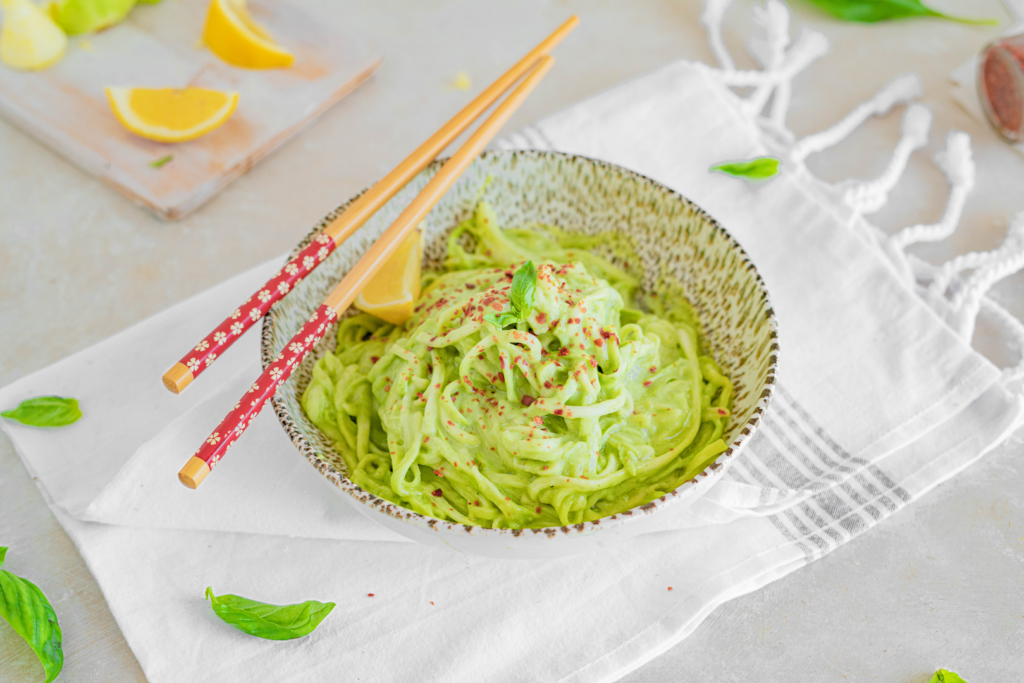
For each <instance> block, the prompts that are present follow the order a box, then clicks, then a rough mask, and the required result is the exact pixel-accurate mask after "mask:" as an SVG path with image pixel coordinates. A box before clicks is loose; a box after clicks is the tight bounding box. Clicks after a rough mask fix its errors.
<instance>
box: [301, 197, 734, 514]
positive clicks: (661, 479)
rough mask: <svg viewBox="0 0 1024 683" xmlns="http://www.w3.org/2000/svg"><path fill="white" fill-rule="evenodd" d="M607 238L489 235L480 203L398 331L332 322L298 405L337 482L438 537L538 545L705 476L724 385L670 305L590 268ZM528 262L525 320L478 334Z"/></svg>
mask: <svg viewBox="0 0 1024 683" xmlns="http://www.w3.org/2000/svg"><path fill="white" fill-rule="evenodd" d="M616 238H621V235H620V234H617V233H616V234H607V235H598V236H585V235H577V234H570V233H566V232H563V231H561V230H559V229H557V228H554V227H551V226H540V225H537V226H531V227H530V228H523V229H504V230H503V229H501V228H500V227H499V226H498V224H497V220H496V218H495V215H494V212H493V210H492V208H491V207H490V206H489V205H488V204H487V203H486V202H481V203H480V204H479V205H478V206H477V208H476V210H475V211H474V213H473V215H472V217H470V218H469V219H467V220H466V221H464V222H463V223H462V224H460V225H459V226H458V227H457V228H456V229H455V230H454V231H453V232H452V233H451V236H450V237H449V240H448V252H447V260H446V261H445V267H444V269H443V271H442V272H434V273H426V274H425V275H424V277H423V284H424V288H423V293H422V295H421V297H420V299H419V301H418V302H417V305H416V309H415V313H414V315H413V317H412V318H411V319H409V320H408V321H407V322H406V323H405V324H403V325H400V326H395V325H391V324H389V323H386V322H384V321H382V320H379V319H377V318H374V317H372V316H370V315H368V314H365V313H359V314H357V315H353V316H351V317H348V318H345V319H344V320H342V321H341V322H340V323H339V325H338V334H337V340H338V344H337V349H336V350H335V352H334V353H332V354H328V355H327V356H325V357H324V358H322V359H320V360H319V361H317V363H316V365H315V366H314V368H313V373H312V379H311V381H310V384H309V386H308V387H307V389H306V391H305V393H304V394H303V397H302V405H303V408H304V409H305V411H306V414H307V415H308V416H309V418H310V420H312V422H313V423H314V424H315V425H316V426H317V427H318V428H319V429H320V430H321V431H322V432H323V433H324V434H325V435H327V436H328V437H329V438H330V439H331V440H332V441H333V442H334V443H335V444H336V448H337V450H338V452H339V453H340V454H341V455H342V457H343V458H344V460H345V465H346V467H347V469H348V476H349V477H350V478H351V480H352V481H353V482H355V483H356V484H357V485H359V486H360V487H361V488H363V489H364V490H366V491H369V492H370V493H373V494H374V495H376V496H379V497H380V498H384V499H386V500H389V501H391V502H393V503H396V504H398V505H401V506H403V507H406V508H408V509H411V510H414V511H416V512H419V513H421V514H424V515H429V516H431V517H435V518H438V519H442V520H450V521H453V522H457V523H460V524H470V525H476V526H484V527H492V528H537V527H551V526H564V525H569V524H578V523H580V522H585V521H591V520H595V519H599V518H602V517H606V516H608V515H613V514H616V513H618V512H622V511H625V510H628V509H630V508H633V507H636V506H639V505H643V504H644V503H647V502H649V501H651V500H654V499H656V498H658V497H660V496H662V495H664V494H665V493H667V492H669V491H672V490H674V489H675V488H677V487H678V486H679V485H680V484H682V483H683V482H685V481H687V480H689V479H692V478H693V477H694V476H696V475H697V474H698V473H699V472H700V471H701V470H703V469H704V468H705V467H706V466H707V465H709V464H710V463H711V462H712V461H713V460H714V459H715V458H716V457H717V456H718V455H719V454H720V453H722V452H723V451H724V450H725V449H726V444H725V442H724V440H723V439H722V433H723V431H724V429H725V427H726V424H727V422H728V419H729V408H730V401H731V398H732V390H733V388H732V383H731V382H730V381H729V379H728V378H727V377H726V376H725V373H724V372H723V371H722V369H721V368H720V367H719V366H718V364H717V363H715V361H714V360H713V359H712V358H711V356H710V354H709V352H708V351H707V350H706V348H705V346H704V345H703V343H702V341H701V338H700V335H699V332H698V331H699V327H700V326H699V322H698V320H697V318H696V315H695V314H694V312H693V309H692V308H691V307H690V305H689V304H688V303H687V302H686V300H685V299H684V298H683V297H682V296H681V295H677V296H668V295H665V294H662V295H661V296H656V295H654V294H651V295H640V294H638V284H639V283H638V280H637V279H635V278H634V277H632V276H631V275H630V274H628V273H627V272H626V271H624V270H622V269H621V268H619V267H617V266H615V265H614V264H612V263H611V262H610V261H608V260H607V259H605V258H602V257H601V256H598V255H596V254H594V253H593V247H594V246H596V245H598V244H610V243H613V242H614V241H615V239H616ZM470 244H471V246H467V245H470ZM527 260H532V261H533V262H534V263H535V264H537V265H536V277H537V279H536V286H535V294H534V297H535V298H534V302H533V306H532V308H531V309H530V311H529V313H528V315H527V316H526V319H525V320H522V321H521V322H518V323H516V324H514V325H512V326H510V327H507V328H505V329H502V328H500V327H499V326H498V325H496V324H494V323H492V322H490V321H486V320H484V315H485V314H487V313H500V312H501V311H502V310H508V307H509V297H510V288H511V282H512V278H513V273H514V272H515V270H516V268H518V267H519V266H520V265H522V264H523V263H524V262H525V261H527Z"/></svg>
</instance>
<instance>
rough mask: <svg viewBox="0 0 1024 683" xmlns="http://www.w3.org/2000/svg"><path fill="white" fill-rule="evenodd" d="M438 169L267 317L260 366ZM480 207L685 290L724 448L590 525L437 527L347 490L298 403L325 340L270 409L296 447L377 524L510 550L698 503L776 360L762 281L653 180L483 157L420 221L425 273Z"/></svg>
mask: <svg viewBox="0 0 1024 683" xmlns="http://www.w3.org/2000/svg"><path fill="white" fill-rule="evenodd" d="M439 166H440V163H439V162H435V163H434V164H433V165H431V166H430V167H429V168H427V169H426V170H425V171H423V172H422V173H421V174H420V175H419V176H417V177H416V178H415V179H414V180H413V181H412V182H411V183H409V185H408V186H406V187H405V188H404V189H403V190H402V191H401V192H400V193H399V194H398V195H396V196H395V197H394V198H393V199H392V200H391V201H390V202H388V203H387V205H385V206H384V207H383V208H382V209H381V210H380V211H379V212H378V213H377V214H376V215H375V216H374V217H373V218H372V219H370V220H369V221H368V222H367V224H366V225H365V226H364V227H363V228H361V229H360V230H359V231H358V232H357V233H356V234H355V235H354V236H353V237H352V238H350V239H349V240H348V241H347V242H345V243H344V244H343V245H341V246H340V247H338V249H337V250H336V251H335V252H334V253H332V254H331V255H330V256H329V257H328V258H327V260H326V261H325V262H324V263H323V264H321V265H320V267H319V268H317V270H316V271H314V272H313V273H312V274H311V275H310V276H309V277H307V278H306V279H305V280H304V281H302V282H301V283H300V284H299V285H298V286H297V287H296V288H295V289H294V291H292V292H291V293H290V294H289V295H288V296H287V297H286V298H285V299H284V300H283V301H281V302H280V303H278V304H277V305H276V306H275V307H274V308H273V309H272V310H271V311H270V313H269V314H267V316H266V317H265V318H264V321H263V338H262V359H263V366H264V368H266V367H267V366H268V365H269V364H270V363H271V362H272V361H273V359H274V358H275V357H276V356H277V354H278V352H279V351H280V350H281V349H282V348H283V347H284V345H285V344H286V343H287V342H288V340H289V339H291V337H292V335H293V334H294V333H295V332H296V331H297V330H298V329H299V328H300V327H301V326H302V325H303V323H305V322H306V320H307V318H309V316H310V314H311V313H312V312H313V311H314V310H316V308H317V306H319V305H320V304H321V303H322V302H323V300H324V299H325V298H326V297H327V295H328V294H329V293H330V291H331V290H332V289H333V287H334V286H335V284H337V283H338V282H339V281H340V280H341V278H342V277H343V275H344V274H345V273H346V272H347V271H348V269H349V268H351V267H352V266H353V265H354V264H355V263H356V261H357V260H358V259H359V257H360V256H361V255H362V254H363V253H364V252H365V251H366V250H367V248H368V247H369V246H370V244H371V243H372V242H373V241H374V240H375V239H377V237H378V236H379V235H380V234H381V233H382V232H383V231H384V230H385V229H386V228H387V226H388V225H390V224H391V222H392V221H393V220H394V219H395V218H397V217H398V215H399V213H401V211H402V209H403V208H405V206H406V205H407V204H408V203H409V202H410V201H411V200H412V198H413V197H414V196H415V195H416V194H417V193H418V192H419V191H420V190H421V189H422V188H423V186H424V185H425V184H426V183H427V181H428V180H429V179H430V177H431V176H433V174H434V173H436V172H437V169H438V168H439ZM485 180H486V181H487V182H486V184H485ZM481 199H486V200H488V201H489V202H490V203H491V204H492V205H493V206H494V209H495V211H496V213H497V216H498V219H499V221H500V224H501V225H502V226H506V227H528V226H529V225H530V224H536V223H543V224H550V225H556V226H558V227H560V228H562V229H565V230H569V231H574V232H583V233H587V234H594V233H600V232H607V231H612V232H617V233H620V234H622V235H623V237H624V239H627V240H628V241H629V243H630V245H631V247H632V249H633V250H634V251H635V254H636V258H635V259H632V262H628V261H624V259H623V258H622V257H620V256H617V255H616V254H615V253H614V252H613V251H612V250H611V249H608V250H607V251H606V252H605V253H603V255H604V256H605V257H607V258H609V259H610V260H612V261H613V262H615V263H616V264H618V265H620V266H623V267H625V268H627V270H629V271H630V272H632V273H634V274H639V275H640V276H641V279H642V287H643V288H644V289H645V290H647V291H649V292H659V293H660V292H665V291H671V290H677V291H678V290H679V289H681V290H682V292H683V293H684V294H685V296H686V297H687V299H689V301H690V303H692V304H693V306H694V307H695V308H696V310H697V312H698V314H699V316H700V319H701V322H702V324H703V326H704V329H703V330H702V333H703V335H704V339H705V341H706V343H707V344H708V346H709V347H710V349H711V351H712V354H713V355H714V357H715V359H716V360H717V361H718V362H719V363H720V364H721V365H722V367H723V368H724V369H725V371H726V372H727V373H728V375H729V377H730V378H731V379H732V381H733V382H734V383H735V389H736V392H735V396H734V399H733V416H732V420H731V422H730V425H729V429H728V432H727V433H726V435H725V436H724V438H725V439H726V442H727V443H730V446H729V448H728V450H726V451H725V452H724V453H723V454H722V455H721V456H720V457H719V458H718V459H717V460H716V461H715V462H714V463H712V464H711V465H710V466H709V467H708V468H707V469H705V470H704V471H703V472H701V473H700V474H698V475H697V477H696V478H695V479H693V480H691V481H689V482H686V483H685V484H683V485H682V486H680V487H679V488H678V489H676V490H675V491H673V492H671V493H669V494H667V495H665V496H662V497H661V498H659V499H658V500H655V501H652V502H650V503H647V504H646V505H643V506H641V507H638V508H634V509H632V510H628V511H626V512H624V513H620V514H618V515H614V516H612V517H607V518H605V519H601V520H597V521H594V522H586V523H583V524H577V525H575V526H573V527H552V528H547V529H527V530H510V529H485V528H481V527H471V526H464V525H460V524H454V523H451V522H446V521H442V520H435V519H432V518H429V517H425V516H422V515H419V514H417V513H415V512H412V511H411V510H408V509H406V508H403V507H400V506H398V505H394V504H392V503H390V502H388V501H385V500H382V499H380V498H378V497H376V496H374V495H372V494H370V493H368V492H366V491H364V490H363V489H361V488H359V487H358V486H356V485H355V484H353V483H352V482H351V481H349V479H348V478H347V477H346V476H345V465H344V461H343V460H342V458H341V456H340V455H339V454H338V453H337V452H336V451H335V449H334V446H333V445H332V443H331V441H330V440H329V439H328V438H326V437H325V436H324V435H323V434H322V433H321V432H320V431H319V430H318V429H317V428H316V427H315V426H313V424H312V423H311V422H310V421H309V420H308V418H307V417H306V415H305V413H304V412H303V410H302V407H301V403H300V397H301V396H302V392H303V391H304V390H305V388H306V385H307V384H308V383H309V378H310V373H311V371H312V367H313V364H314V363H315V362H316V360H317V359H319V358H321V357H322V356H323V355H324V354H326V353H328V352H329V351H330V350H333V348H334V345H335V338H334V335H333V334H331V335H327V336H326V337H325V338H324V340H323V341H322V342H321V343H320V344H319V345H318V346H317V347H316V349H314V351H313V352H312V353H310V354H309V356H307V357H306V360H305V362H303V363H302V365H301V366H300V367H299V368H298V369H296V371H295V373H294V374H293V375H292V377H291V379H289V380H288V382H286V383H285V384H284V385H283V386H282V387H281V388H280V389H279V390H278V392H277V395H276V396H275V397H274V399H273V404H274V410H275V412H276V413H277V416H278V418H279V419H280V421H281V424H282V426H283V427H284V429H285V431H286V432H287V433H288V435H289V436H290V437H291V439H292V443H294V444H295V447H296V448H298V450H299V452H300V453H302V455H303V456H304V457H305V458H306V459H307V460H308V461H309V462H310V463H312V464H313V466H314V467H316V468H317V470H318V471H319V472H320V473H321V474H322V475H323V476H324V477H326V478H327V479H328V480H329V481H330V482H331V483H332V484H333V485H334V486H336V487H337V488H338V489H339V490H340V491H342V492H344V493H345V494H347V495H348V496H351V497H352V498H354V499H355V500H357V501H359V502H360V503H361V504H362V505H364V506H366V508H367V509H363V510H361V511H362V512H364V513H366V514H368V516H370V517H371V518H375V517H376V516H377V515H375V514H374V512H376V513H383V514H384V515H387V516H388V517H390V518H392V519H393V520H396V521H404V522H410V523H413V524H414V525H415V526H417V527H420V528H423V529H430V530H433V531H445V532H447V533H449V534H451V533H455V534H463V535H470V536H475V537H476V536H490V537H493V538H495V539H498V540H500V538H504V539H505V540H504V542H505V543H506V544H514V543H515V542H516V539H522V538H523V537H524V536H526V537H529V536H537V535H541V534H543V535H544V536H546V537H548V538H552V537H558V536H562V535H576V534H580V535H589V534H593V533H595V532H597V531H599V530H601V531H603V530H605V529H607V528H608V527H609V526H610V525H611V526H618V525H621V524H624V523H627V522H633V521H636V520H637V518H639V517H646V516H648V515H655V514H657V513H658V512H659V510H661V509H663V508H665V507H668V506H669V505H670V504H672V503H678V502H681V501H682V500H684V499H685V500H692V499H694V498H695V497H696V496H697V495H701V494H702V492H703V491H705V490H706V489H707V488H709V487H710V486H711V484H712V483H713V481H715V480H717V479H718V477H720V476H721V474H722V473H723V472H724V471H725V469H726V468H727V467H728V466H729V463H731V462H732V460H733V459H734V458H735V456H736V454H737V453H738V452H739V450H740V449H741V448H742V447H743V446H744V445H745V444H746V443H747V442H748V441H749V439H750V437H751V435H752V433H753V431H754V430H755V429H756V428H757V426H758V424H759V422H760V419H761V415H762V413H763V412H764V410H765V409H766V408H767V407H768V403H769V401H770V400H771V396H772V389H773V387H774V382H775V372H776V367H777V363H778V350H779V347H778V340H777V329H776V322H775V315H774V313H773V312H772V309H771V305H770V303H769V299H768V292H767V291H766V289H765V287H764V283H763V282H762V280H761V278H760V276H759V275H758V273H757V270H756V268H755V267H754V264H753V263H752V262H751V261H750V259H749V257H748V256H747V255H746V253H744V251H743V249H742V248H741V247H740V245H739V244H737V243H736V241H735V240H734V239H733V238H732V237H731V236H730V235H729V233H727V232H726V231H725V230H724V229H723V228H722V227H721V226H720V225H718V223H716V222H715V220H714V219H712V218H711V217H710V216H708V215H707V214H706V213H705V212H704V211H703V210H701V209H700V208H699V207H698V206H696V205H694V204H693V203H692V202H690V201H689V200H687V199H686V198H685V197H683V196H681V195H679V194H678V193H676V192H673V191H672V190H670V189H668V188H666V187H664V186H663V185H660V184H658V183H656V182H654V181H653V180H650V179H649V178H646V177H644V176H641V175H639V174H637V173H634V172H632V171H628V170H626V169H623V168H620V167H618V166H613V165H611V164H607V163H604V162H600V161H596V160H593V159H588V158H586V157H580V156H570V155H565V154H559V153H554V152H539V151H517V152H487V153H485V154H483V155H481V157H480V158H479V159H478V160H477V161H476V162H474V163H473V165H472V166H470V168H469V169H468V170H467V171H466V172H465V173H464V174H463V176H462V177H461V178H460V179H459V181H458V182H457V183H456V184H455V186H454V187H453V188H452V189H451V190H450V191H449V192H448V194H447V195H445V197H444V198H443V199H442V200H441V202H439V203H438V205H437V206H436V207H435V208H434V209H433V211H431V212H430V214H429V215H428V216H427V218H426V220H425V221H424V223H423V229H424V245H425V249H424V265H425V267H430V266H437V265H439V264H440V262H441V261H442V260H443V259H444V252H445V244H446V239H447V235H448V233H449V232H450V231H451V230H452V228H454V227H455V226H456V225H457V224H458V223H459V222H460V221H461V220H463V219H465V218H466V217H468V216H469V215H470V214H471V212H472V210H473V207H474V206H475V205H476V203H477V202H478V201H479V200H481ZM346 206H347V204H346V205H344V206H342V207H339V208H338V209H337V210H335V211H334V212H332V213H330V214H328V215H327V216H326V217H324V219H323V220H322V221H321V222H320V223H319V224H318V225H316V226H315V227H314V228H313V230H312V231H311V232H310V233H309V235H308V236H307V237H306V239H304V240H303V241H302V242H301V243H300V244H299V245H298V246H297V247H296V249H295V250H296V252H298V251H299V250H301V249H302V248H304V247H305V246H307V245H308V244H309V243H310V241H311V240H312V239H313V238H314V237H315V236H316V235H317V234H318V233H319V232H320V230H322V229H323V227H324V226H325V225H327V224H328V223H329V222H330V221H332V220H334V218H335V217H336V216H338V215H339V214H340V213H341V212H342V211H343V210H344V208H345V207H346ZM599 251H600V249H599ZM624 535H629V534H624ZM481 540H482V539H481Z"/></svg>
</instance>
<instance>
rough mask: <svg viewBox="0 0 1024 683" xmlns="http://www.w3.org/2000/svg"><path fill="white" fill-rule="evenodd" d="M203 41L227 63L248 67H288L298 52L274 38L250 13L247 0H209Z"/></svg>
mask: <svg viewBox="0 0 1024 683" xmlns="http://www.w3.org/2000/svg"><path fill="white" fill-rule="evenodd" d="M203 42H204V43H206V45H207V47H209V48H210V49H211V50H213V52H214V54H216V55H217V56H218V57H220V58H221V59H223V60H224V61H225V62H227V63H228V64H234V65H235V66H242V67H246V68H248V69H280V68H288V67H290V66H291V65H292V64H294V63H295V55H293V54H292V53H291V52H288V51H287V50H285V49H284V48H283V47H281V46H280V45H278V44H277V43H275V42H274V38H273V37H272V36H271V35H270V33H269V32H268V31H267V30H266V29H265V28H263V27H262V26H260V25H259V24H258V23H256V21H255V20H254V19H253V18H252V16H250V15H249V9H248V8H247V7H246V4H245V0H210V7H209V9H208V10H207V11H206V25H205V26H203Z"/></svg>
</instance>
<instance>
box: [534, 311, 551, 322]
mask: <svg viewBox="0 0 1024 683" xmlns="http://www.w3.org/2000/svg"><path fill="white" fill-rule="evenodd" d="M536 318H537V322H539V323H543V322H545V321H546V320H547V319H548V314H547V313H538V314H537V315H536Z"/></svg>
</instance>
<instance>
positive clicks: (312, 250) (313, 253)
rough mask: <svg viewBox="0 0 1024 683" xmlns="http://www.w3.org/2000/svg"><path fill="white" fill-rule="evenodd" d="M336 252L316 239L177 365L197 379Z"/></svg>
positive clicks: (331, 245) (327, 242)
mask: <svg viewBox="0 0 1024 683" xmlns="http://www.w3.org/2000/svg"><path fill="white" fill-rule="evenodd" d="M337 248H338V245H337V244H335V242H334V240H333V239H331V238H330V236H329V235H326V234H323V233H321V234H319V235H317V236H316V239H315V240H313V243H312V244H310V245H309V246H308V247H306V248H305V249H303V250H302V251H300V252H299V253H298V255H297V256H296V257H295V258H293V259H292V260H291V261H289V262H288V263H287V264H286V265H285V267H284V268H282V269H281V270H279V271H278V272H277V273H275V274H274V276H273V277H272V278H270V279H269V280H268V281H267V283H266V284H265V285H263V287H262V288H261V289H260V290H259V291H258V292H256V293H255V294H253V295H252V296H251V297H249V298H248V299H246V301H245V303H244V304H242V306H241V307H240V308H238V309H236V310H235V312H234V313H232V314H231V315H230V316H229V317H227V318H225V319H224V322H222V323H221V324H220V325H218V326H217V327H216V328H214V330H213V332H211V333H210V334H208V335H207V336H206V337H205V338H204V339H203V340H202V341H201V342H199V343H198V344H197V345H196V347H195V348H194V349H192V352H191V353H189V354H186V355H185V356H184V357H182V359H181V361H180V364H181V365H184V366H185V367H186V368H188V370H189V372H191V373H192V378H193V379H195V378H196V377H198V376H199V375H200V374H201V373H202V372H203V370H205V369H206V368H207V367H209V366H210V365H211V364H212V363H213V361H215V360H216V359H217V356H219V355H220V354H221V353H223V352H224V351H225V350H226V349H227V348H228V347H229V346H231V345H232V344H233V343H234V341H235V339H237V338H238V337H240V336H242V335H243V334H245V333H246V331H248V329H249V328H250V327H252V326H253V325H255V324H256V323H257V322H258V321H259V320H260V318H262V317H263V316H264V315H266V314H267V311H269V310H270V307H271V306H273V305H274V304H275V303H277V302H278V301H280V300H281V298H283V297H284V295H285V294H287V293H288V292H290V291H291V289H292V287H294V286H295V283H297V282H298V281H299V280H301V279H303V278H304V277H306V276H307V275H309V274H310V273H311V272H313V269H314V268H316V267H317V266H318V265H320V264H321V263H322V262H323V260H324V259H325V258H327V255H328V254H330V253H331V252H332V251H334V250H335V249H337ZM172 391H173V389H172Z"/></svg>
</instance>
